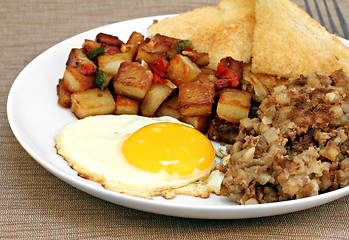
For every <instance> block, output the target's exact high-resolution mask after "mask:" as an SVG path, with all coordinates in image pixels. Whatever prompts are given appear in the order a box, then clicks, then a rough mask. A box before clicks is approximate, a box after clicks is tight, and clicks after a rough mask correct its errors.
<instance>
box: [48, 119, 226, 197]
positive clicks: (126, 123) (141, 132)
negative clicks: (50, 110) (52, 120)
mask: <svg viewBox="0 0 349 240" xmlns="http://www.w3.org/2000/svg"><path fill="white" fill-rule="evenodd" d="M55 142H56V146H55V147H56V149H57V153H58V154H59V155H61V156H62V157H63V158H64V159H65V160H66V161H67V162H68V164H69V165H70V166H71V167H72V168H73V169H75V170H76V171H77V172H78V174H79V176H81V177H84V178H86V179H89V180H93V181H96V182H98V183H100V184H102V185H103V186H104V187H105V188H106V189H109V190H112V191H116V192H119V193H124V194H128V195H132V196H137V197H143V198H152V197H153V196H158V195H162V196H164V197H166V198H172V197H174V196H175V195H176V193H184V194H190V195H194V196H204V197H207V193H208V195H209V192H215V193H217V192H219V187H220V182H221V178H222V175H220V174H218V175H217V171H218V170H216V172H215V174H214V175H212V176H213V177H212V176H211V178H208V177H209V176H210V173H211V172H212V170H213V168H214V166H215V153H214V148H213V146H212V143H211V142H210V141H209V140H208V139H207V138H206V137H205V136H204V135H203V134H202V133H200V132H199V131H197V130H195V129H194V128H193V127H191V126H190V125H187V124H184V123H181V122H180V121H178V120H177V119H175V118H172V117H159V118H147V117H142V116H136V115H105V116H93V117H87V118H84V119H81V120H77V121H75V122H72V123H69V124H68V125H66V126H65V127H64V128H63V129H62V131H61V132H60V133H59V134H58V135H57V136H56V137H55ZM212 178H213V179H212ZM198 181H199V182H198ZM193 183H195V184H193ZM206 185H207V187H203V186H206ZM175 189H177V190H176V191H174V190H175ZM217 189H218V190H217Z"/></svg>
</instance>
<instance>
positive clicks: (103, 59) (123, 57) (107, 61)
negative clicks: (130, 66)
mask: <svg viewBox="0 0 349 240" xmlns="http://www.w3.org/2000/svg"><path fill="white" fill-rule="evenodd" d="M131 61H132V54H130V53H128V52H125V53H116V54H113V55H108V54H104V55H101V56H98V66H99V69H100V70H102V71H104V72H106V73H107V74H108V75H109V76H111V77H113V76H115V75H116V74H117V73H118V70H119V67H120V64H121V63H123V62H131Z"/></svg>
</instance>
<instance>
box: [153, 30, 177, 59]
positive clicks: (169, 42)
mask: <svg viewBox="0 0 349 240" xmlns="http://www.w3.org/2000/svg"><path fill="white" fill-rule="evenodd" d="M151 39H152V40H154V41H156V42H162V43H163V44H165V45H166V46H168V47H169V50H167V57H168V58H169V59H172V58H173V57H174V56H175V55H176V54H177V42H178V39H177V38H172V37H168V36H165V35H161V34H159V33H157V34H155V35H154V36H153V37H152V38H151Z"/></svg>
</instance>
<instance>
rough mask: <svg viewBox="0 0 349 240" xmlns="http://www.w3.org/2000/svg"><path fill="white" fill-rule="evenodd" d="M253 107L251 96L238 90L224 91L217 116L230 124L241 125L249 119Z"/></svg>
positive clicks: (219, 101) (218, 105)
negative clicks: (245, 119) (240, 123)
mask: <svg viewBox="0 0 349 240" xmlns="http://www.w3.org/2000/svg"><path fill="white" fill-rule="evenodd" d="M250 106H251V95H250V94H249V93H248V92H244V91H241V90H237V89H224V90H223V91H222V92H221V95H220V97H219V100H218V104H217V115H218V116H219V117H220V118H222V119H225V120H226V121H228V122H232V123H239V121H240V119H243V118H247V117H248V113H249V110H250Z"/></svg>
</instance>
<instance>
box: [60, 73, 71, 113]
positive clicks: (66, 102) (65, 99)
mask: <svg viewBox="0 0 349 240" xmlns="http://www.w3.org/2000/svg"><path fill="white" fill-rule="evenodd" d="M71 94H72V93H71V92H70V91H69V90H68V88H66V87H65V86H64V83H63V79H59V82H58V85H57V96H58V104H59V105H61V106H62V107H65V108H70V105H71V101H70V96H71Z"/></svg>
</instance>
